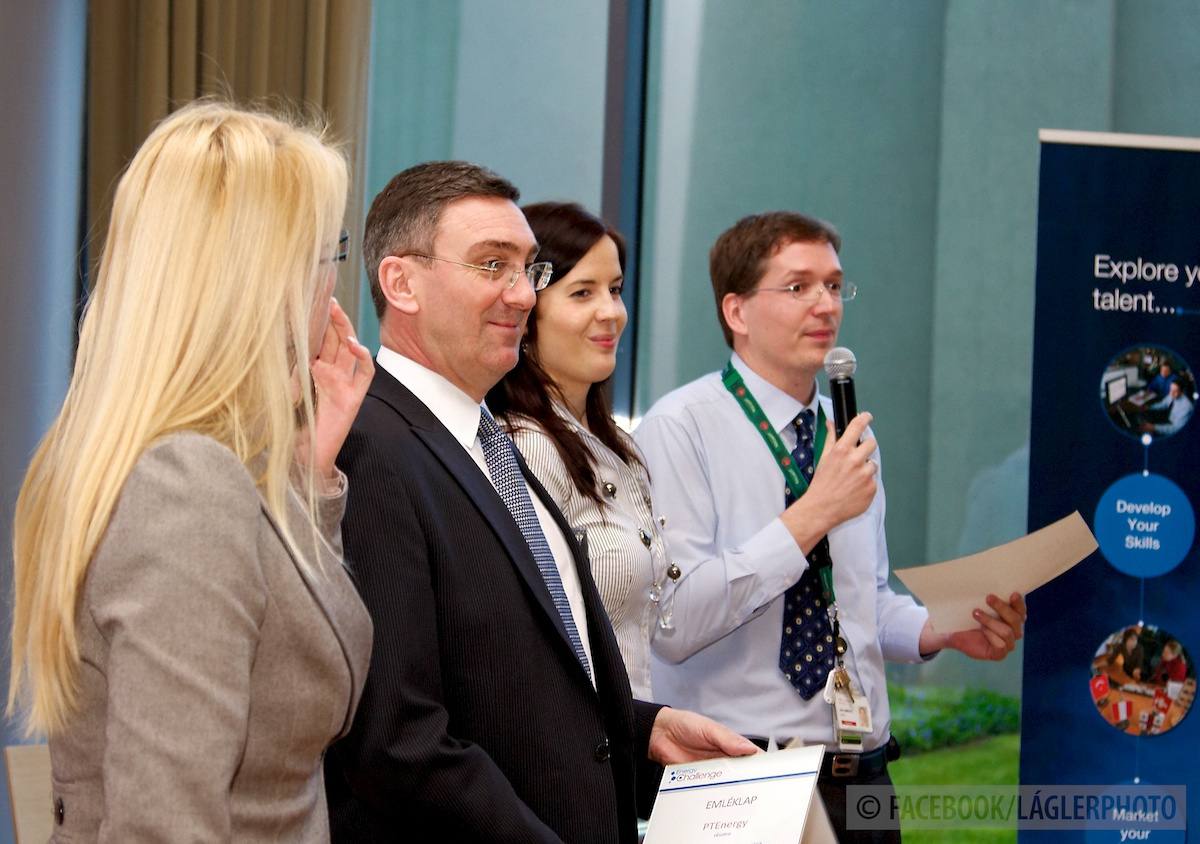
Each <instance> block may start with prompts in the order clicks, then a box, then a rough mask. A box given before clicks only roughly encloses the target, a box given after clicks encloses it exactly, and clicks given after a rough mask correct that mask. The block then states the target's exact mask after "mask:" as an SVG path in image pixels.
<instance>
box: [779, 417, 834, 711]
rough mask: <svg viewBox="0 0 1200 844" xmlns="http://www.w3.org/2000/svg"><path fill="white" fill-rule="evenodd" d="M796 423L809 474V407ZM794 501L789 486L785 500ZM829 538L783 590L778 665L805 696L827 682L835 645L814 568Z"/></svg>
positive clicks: (802, 465) (824, 557) (799, 454)
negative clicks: (790, 584) (796, 579)
mask: <svg viewBox="0 0 1200 844" xmlns="http://www.w3.org/2000/svg"><path fill="white" fill-rule="evenodd" d="M792 424H793V425H794V426H795V427H796V447H795V448H794V449H792V460H793V461H794V462H795V464H796V468H797V469H799V470H800V472H801V474H803V475H804V480H806V481H811V480H812V477H813V468H814V467H813V434H814V431H813V412H812V411H811V410H802V411H801V412H800V413H799V415H797V416H796V418H795V419H794V420H793V421H792ZM792 501H793V499H792V493H791V490H788V491H787V493H786V503H788V504H791V503H792ZM828 561H829V540H828V538H827V537H824V536H823V537H821V541H820V542H818V543H817V545H816V547H815V548H813V550H812V551H810V552H809V554H808V568H807V569H805V570H804V574H802V575H801V576H800V579H799V580H798V581H796V582H795V584H793V585H792V587H791V588H790V589H788V590H787V592H785V593H784V598H785V600H784V608H783V635H782V637H781V638H780V643H779V670H780V671H782V672H783V674H784V676H785V677H787V679H788V681H789V682H790V683H791V684H792V686H793V687H794V688H795V689H796V691H797V692H799V693H800V697H802V698H804V699H805V700H809V699H811V698H812V696H813V695H815V694H816V693H817V692H818V691H819V690H821V689H823V688H825V678H826V677H827V676H828V674H829V672H830V671H832V670H833V664H834V656H835V653H836V649H835V648H834V644H833V630H832V628H831V626H830V624H829V610H828V609H827V607H826V606H825V599H824V597H823V589H822V587H821V578H820V577H819V576H818V574H817V571H818V570H819V569H820V568H821V567H822V566H823V565H828V564H829V562H828Z"/></svg>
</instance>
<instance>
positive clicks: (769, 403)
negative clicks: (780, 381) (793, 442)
mask: <svg viewBox="0 0 1200 844" xmlns="http://www.w3.org/2000/svg"><path fill="white" fill-rule="evenodd" d="M733 368H734V369H736V370H737V371H738V373H739V374H740V375H741V376H742V381H744V382H745V384H746V387H747V389H749V390H750V394H751V395H753V396H754V399H755V401H757V402H758V406H759V407H761V408H762V412H763V414H764V415H765V416H766V417H767V421H768V422H770V423H771V427H772V428H774V429H775V430H776V431H782V430H784V429H785V428H788V427H790V426H791V424H792V420H793V419H795V418H796V414H798V413H799V412H800V411H802V410H805V409H808V410H811V411H812V412H813V416H814V417H815V416H816V413H817V408H818V406H819V405H820V403H821V386H820V384H817V385H816V389H814V390H813V397H812V401H810V402H809V403H808V404H805V403H803V402H798V401H796V400H795V399H794V398H792V397H791V396H789V395H788V394H787V393H785V392H784V391H783V390H781V389H779V388H778V387H776V386H775V385H774V384H772V383H771V382H769V381H767V380H766V379H765V378H763V377H761V376H760V375H759V374H758V373H757V372H755V371H754V370H753V369H751V368H750V367H749V366H748V365H747V364H746V362H745V361H744V360H742V358H741V357H740V356H739V355H738V353H737V352H734V353H733ZM814 383H815V381H814Z"/></svg>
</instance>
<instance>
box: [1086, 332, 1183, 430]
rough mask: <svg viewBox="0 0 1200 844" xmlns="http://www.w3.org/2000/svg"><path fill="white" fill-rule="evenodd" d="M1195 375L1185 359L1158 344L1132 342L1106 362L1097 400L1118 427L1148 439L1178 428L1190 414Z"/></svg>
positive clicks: (1109, 418) (1109, 419) (1179, 428)
mask: <svg viewBox="0 0 1200 844" xmlns="http://www.w3.org/2000/svg"><path fill="white" fill-rule="evenodd" d="M1198 399H1200V396H1198V395H1197V393H1196V378H1195V376H1194V375H1193V373H1192V368H1191V367H1190V366H1189V365H1188V363H1187V361H1185V360H1184V359H1183V358H1181V357H1180V356H1179V355H1177V354H1176V353H1175V352H1173V351H1171V350H1170V349H1166V348H1163V347H1161V346H1134V347H1132V348H1129V349H1125V350H1124V351H1123V352H1120V353H1119V354H1117V355H1116V356H1115V357H1114V358H1113V359H1112V360H1110V361H1109V362H1108V366H1106V367H1105V368H1104V373H1103V374H1102V375H1101V376H1100V404H1101V406H1102V407H1103V408H1104V413H1105V414H1106V415H1107V416H1108V421H1109V422H1111V423H1112V424H1113V425H1114V426H1116V428H1117V430H1118V431H1120V432H1121V433H1123V434H1126V435H1128V436H1130V437H1134V438H1135V439H1141V438H1142V437H1149V438H1150V441H1153V440H1154V439H1159V438H1162V437H1169V436H1172V435H1174V434H1177V433H1179V431H1181V430H1182V429H1183V428H1184V426H1185V425H1187V423H1188V422H1189V421H1191V418H1192V412H1193V411H1194V410H1195V407H1196V402H1197V400H1198Z"/></svg>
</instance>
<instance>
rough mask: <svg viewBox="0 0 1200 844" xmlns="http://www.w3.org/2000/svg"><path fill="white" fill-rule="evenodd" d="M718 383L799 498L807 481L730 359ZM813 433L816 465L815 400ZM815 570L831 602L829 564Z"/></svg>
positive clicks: (820, 434) (821, 441)
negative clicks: (750, 425) (750, 424)
mask: <svg viewBox="0 0 1200 844" xmlns="http://www.w3.org/2000/svg"><path fill="white" fill-rule="evenodd" d="M721 383H723V384H724V385H725V389H726V390H728V391H729V392H730V394H732V395H733V397H734V399H736V400H737V403H738V405H739V406H740V407H741V408H742V412H743V413H745V414H746V418H747V419H749V420H750V421H751V422H752V423H753V424H754V427H755V429H756V430H757V431H758V433H759V435H760V436H761V437H762V438H763V442H765V443H766V444H767V448H769V449H770V450H771V456H773V457H774V458H775V463H776V465H778V466H779V469H780V471H782V472H783V477H784V480H786V481H787V485H788V489H789V490H790V491H791V493H792V498H795V499H798V498H800V496H802V495H804V493H805V492H807V491H808V481H806V480H805V479H804V475H802V474H801V473H800V470H799V469H798V468H797V467H796V462H795V461H794V460H792V454H791V452H790V451H788V449H787V446H785V445H784V444H783V440H781V439H779V434H778V433H776V432H775V428H774V427H772V425H771V422H770V420H769V419H767V414H765V413H763V409H762V407H760V406H759V404H758V400H757V399H755V398H754V395H753V394H752V393H751V392H750V388H749V387H747V386H746V382H745V381H743V380H742V375H741V373H740V372H738V371H737V370H736V369H734V368H733V361H732V360H730V361H729V363H727V364H725V369H724V371H723V372H722V373H721ZM814 433H815V435H816V446H815V448H814V449H813V469H816V468H817V461H818V460H820V459H821V452H822V451H824V450H825V435H826V430H825V408H823V407H821V405H820V403H819V402H818V404H817V425H816V430H815V431H814ZM817 574H818V575H820V578H821V587H822V588H823V589H824V592H825V602H826V603H828V604H832V603H833V602H834V601H835V600H836V598H835V597H834V594H833V570H832V566H828V565H826V566H822V567H821V568H819V569H818V570H817Z"/></svg>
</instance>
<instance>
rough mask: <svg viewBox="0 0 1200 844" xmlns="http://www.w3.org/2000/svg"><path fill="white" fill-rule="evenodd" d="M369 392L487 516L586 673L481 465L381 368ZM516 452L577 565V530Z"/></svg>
mask: <svg viewBox="0 0 1200 844" xmlns="http://www.w3.org/2000/svg"><path fill="white" fill-rule="evenodd" d="M368 392H369V393H370V394H372V395H374V396H375V397H376V398H378V399H380V400H381V401H383V402H385V403H386V404H388V405H389V406H390V407H391V408H392V409H394V410H395V411H396V412H397V413H398V414H400V416H402V417H403V418H404V419H405V420H406V421H407V422H408V424H409V427H410V428H411V429H412V431H413V433H414V434H416V436H417V437H418V438H419V439H420V440H421V442H423V443H424V444H425V445H426V447H427V448H428V449H429V450H430V451H431V452H432V453H433V455H434V456H435V457H437V459H438V462H440V463H441V464H442V466H444V467H445V469H446V471H447V472H448V473H449V474H450V475H451V477H453V478H454V480H455V482H456V483H457V484H458V485H459V487H460V488H461V489H462V491H463V493H464V494H465V495H466V496H467V498H468V499H470V501H471V502H472V503H473V504H474V505H475V507H476V509H478V510H479V512H480V514H481V515H482V516H483V517H484V519H486V520H487V522H488V524H489V525H490V526H491V528H492V531H493V532H494V533H495V535H496V538H497V539H498V540H499V542H500V544H501V545H502V546H503V547H504V550H505V551H506V552H507V554H508V557H509V559H510V560H511V561H512V564H513V567H514V568H515V569H516V570H517V573H518V574H519V575H520V576H521V578H522V579H523V580H524V581H525V584H526V586H527V587H528V588H529V593H530V594H531V595H532V596H533V598H534V601H535V603H536V604H537V605H538V606H539V607H540V608H541V611H542V612H543V613H544V614H545V615H546V617H547V618H548V619H549V620H550V622H551V623H552V624H553V625H554V629H555V630H557V631H558V634H559V636H560V638H561V639H562V641H563V644H564V645H565V647H566V648H567V650H568V651H569V652H570V653H571V655H572V660H571V661H572V662H574V663H575V664H576V665H578V666H579V670H580V671H581V672H582V671H583V666H582V665H579V661H578V660H577V659H574V650H573V648H572V645H571V640H570V639H569V638H568V637H567V630H566V627H565V626H564V625H563V621H562V616H560V615H559V614H558V610H557V609H556V608H555V606H554V601H553V600H552V599H551V597H550V591H549V590H548V589H547V588H546V582H545V580H543V579H542V573H541V572H540V571H539V570H538V567H537V561H536V560H534V558H533V552H532V551H530V550H529V545H528V543H526V541H525V537H524V535H523V534H522V533H521V529H520V528H519V527H517V523H516V521H515V520H514V519H513V517H512V514H511V513H510V512H509V511H508V507H506V506H505V504H504V500H503V499H502V498H500V494H499V493H498V492H496V488H495V487H493V486H492V483H491V481H490V480H488V478H487V476H486V475H485V474H484V473H483V471H482V470H481V469H480V468H479V465H478V464H477V463H476V462H475V461H474V460H473V459H472V458H471V455H470V454H468V453H467V451H466V450H465V449H464V448H463V447H462V445H461V444H460V443H459V442H458V440H456V439H455V438H454V436H453V435H452V434H451V433H450V431H448V430H447V429H446V426H445V425H443V424H442V423H441V422H440V421H439V420H438V418H437V417H436V416H434V415H433V413H432V411H430V410H429V408H428V407H427V406H426V405H425V404H424V403H423V402H422V401H421V400H420V399H418V398H417V397H416V396H414V395H413V394H412V392H411V391H410V390H409V389H408V388H407V387H405V386H404V385H403V384H401V383H400V382H399V381H397V380H396V379H395V378H394V377H393V376H392V375H391V374H390V373H388V372H387V371H386V370H384V369H383V368H382V367H377V368H376V370H375V377H374V379H373V380H372V381H371V386H370V388H369V390H368ZM513 453H514V454H515V455H516V458H517V462H518V464H519V465H520V467H521V472H522V473H523V474H524V476H525V477H526V479H527V480H530V481H531V486H532V488H533V489H534V492H535V494H536V495H538V497H539V498H541V499H542V502H543V503H544V504H546V506H547V508H548V509H549V510H550V512H551V513H552V514H554V516H555V520H556V522H557V523H558V524H559V526H560V528H562V529H563V530H564V533H565V534H566V537H567V544H568V546H569V547H570V548H571V550H572V553H573V554H575V559H576V565H577V566H578V565H579V555H578V553H577V552H576V546H575V542H574V534H573V533H572V532H571V529H570V528H569V527H568V526H567V525H566V522H565V521H564V520H563V518H562V516H561V514H559V512H558V508H557V506H555V504H554V503H553V502H552V501H551V500H550V498H549V495H548V494H547V493H546V491H545V490H544V489H543V488H542V486H541V484H539V483H538V482H537V480H536V478H534V477H533V474H532V473H531V472H530V471H529V467H528V466H526V465H525V461H524V460H522V459H521V455H520V453H519V452H518V451H517V450H516V449H515V448H514V449H513ZM589 579H590V578H589Z"/></svg>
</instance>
